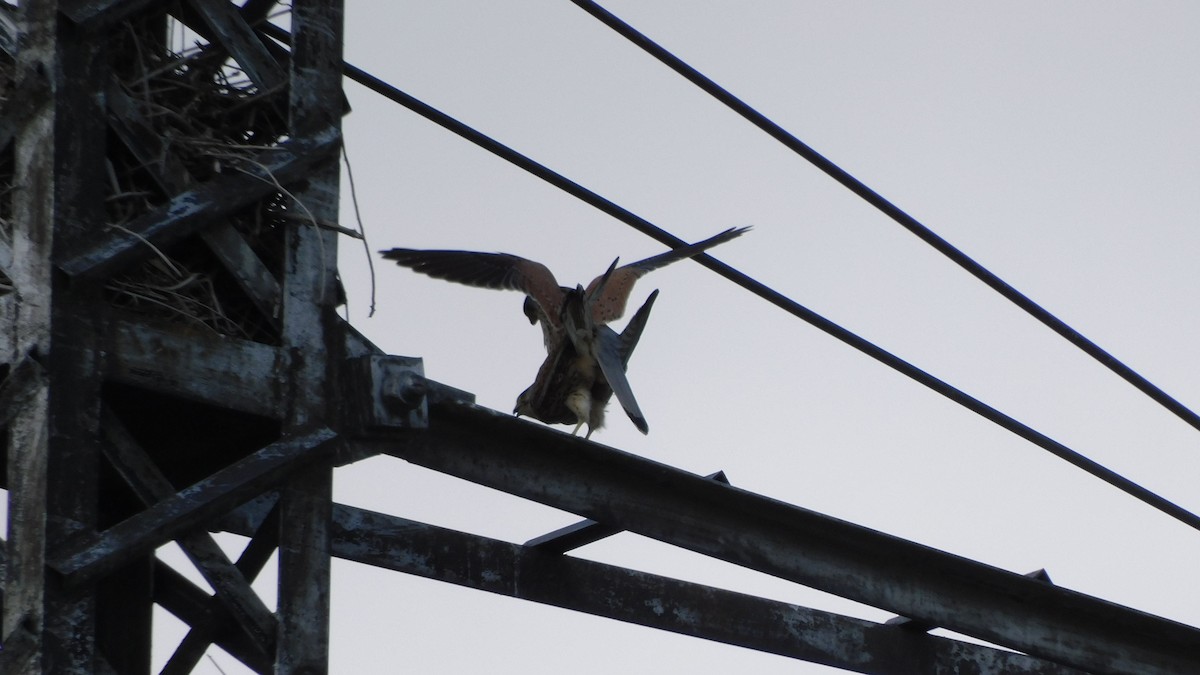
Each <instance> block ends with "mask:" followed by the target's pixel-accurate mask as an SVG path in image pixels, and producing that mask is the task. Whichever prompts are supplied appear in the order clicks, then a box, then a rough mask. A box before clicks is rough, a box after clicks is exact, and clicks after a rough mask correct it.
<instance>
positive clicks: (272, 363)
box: [105, 321, 289, 417]
mask: <svg viewBox="0 0 1200 675" xmlns="http://www.w3.org/2000/svg"><path fill="white" fill-rule="evenodd" d="M109 332H110V335H109V341H108V343H107V345H106V351H107V358H106V359H105V377H106V378H108V379H109V380H111V381H114V382H121V383H124V384H131V385H134V386H138V387H142V388H144V389H148V390H150V391H157V392H162V393H165V394H171V395H174V396H181V397H184V398H189V399H192V400H196V401H200V402H202V403H208V404H210V405H216V406H221V407H225V408H232V409H234V410H240V411H243V412H248V413H253V414H255V415H260V416H262V417H278V416H279V415H280V409H281V407H282V405H283V391H282V388H283V387H282V383H281V382H280V376H279V373H281V372H284V371H285V369H286V367H287V364H288V362H289V358H288V355H287V352H285V351H283V350H280V349H277V348H275V347H271V346H269V345H264V344H261V343H258V342H252V341H250V340H239V339H237V338H228V337H209V336H205V335H197V334H188V335H183V334H180V333H176V332H172V331H166V330H162V329H160V328H154V327H151V326H148V325H145V324H136V323H129V322H125V321H113V322H112V325H111V328H110V331H109Z"/></svg>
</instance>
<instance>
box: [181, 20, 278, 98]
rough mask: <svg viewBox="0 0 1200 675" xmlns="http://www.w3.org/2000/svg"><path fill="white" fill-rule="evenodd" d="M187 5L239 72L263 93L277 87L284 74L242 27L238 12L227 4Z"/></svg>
mask: <svg viewBox="0 0 1200 675" xmlns="http://www.w3.org/2000/svg"><path fill="white" fill-rule="evenodd" d="M186 2H187V5H188V6H189V7H191V8H192V9H193V10H194V11H195V12H196V13H197V14H199V15H200V17H201V18H202V20H203V21H204V23H205V24H206V25H207V27H208V28H209V31H206V32H209V33H210V34H211V37H212V39H213V41H214V42H217V43H220V44H221V46H223V47H224V48H225V51H227V52H229V54H230V55H231V56H232V57H233V58H234V60H235V61H237V63H238V65H239V66H240V67H241V69H242V70H243V71H244V72H245V73H246V75H248V76H249V77H250V79H251V80H253V81H254V84H256V85H258V88H259V89H260V90H263V91H266V90H271V89H275V88H276V87H281V86H283V85H284V83H285V82H286V81H287V74H286V73H284V71H283V68H281V67H280V66H279V64H278V63H276V61H275V59H274V58H272V57H271V55H270V53H268V52H267V48H266V47H265V46H263V43H262V41H261V40H259V39H258V36H257V35H255V34H254V31H252V30H251V29H250V26H248V25H246V21H245V19H243V18H242V15H241V13H240V12H239V11H238V8H237V7H236V6H234V5H233V4H231V3H229V2H228V0H186Z"/></svg>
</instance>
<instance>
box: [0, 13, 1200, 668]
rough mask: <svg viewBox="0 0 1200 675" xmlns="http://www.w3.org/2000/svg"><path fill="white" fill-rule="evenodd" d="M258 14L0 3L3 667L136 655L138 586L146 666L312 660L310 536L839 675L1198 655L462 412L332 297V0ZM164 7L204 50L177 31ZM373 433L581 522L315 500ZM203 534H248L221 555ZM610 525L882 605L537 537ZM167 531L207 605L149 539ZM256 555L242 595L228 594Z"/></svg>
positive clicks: (769, 506)
mask: <svg viewBox="0 0 1200 675" xmlns="http://www.w3.org/2000/svg"><path fill="white" fill-rule="evenodd" d="M274 7H275V3H274V2H273V1H262V0H247V1H246V2H245V3H243V4H242V5H240V6H238V5H235V4H231V3H229V2H226V1H225V0H184V1H182V2H178V3H169V4H167V5H165V6H160V5H158V4H156V3H147V2H138V1H136V0H130V1H126V2H121V1H119V0H109V1H103V0H101V1H94V0H60V1H59V2H33V3H22V6H21V8H20V9H19V10H14V9H12V8H11V7H8V6H4V7H3V8H0V51H2V52H3V54H0V75H2V76H3V78H4V81H5V84H6V92H7V95H6V100H5V107H4V114H3V116H2V118H0V123H2V125H0V181H3V182H5V183H6V184H5V185H4V186H3V187H4V188H5V189H4V190H3V191H2V192H0V220H2V222H0V235H2V236H0V313H2V314H3V317H4V318H3V324H2V325H3V326H4V327H5V332H4V333H3V337H4V340H3V349H2V351H0V364H2V365H0V424H2V425H3V427H4V431H5V433H4V438H5V440H6V446H5V451H6V458H5V462H4V463H3V466H4V469H5V471H4V474H3V485H4V487H5V488H6V489H7V491H8V492H7V495H8V507H9V528H8V538H7V541H6V542H5V543H4V546H3V547H2V548H0V552H2V553H3V556H2V557H0V562H3V564H4V575H3V580H4V595H3V626H2V632H0V640H2V645H3V650H2V651H0V672H4V673H23V672H28V673H35V672H55V673H57V672H76V673H119V674H126V673H129V674H141V673H148V672H149V670H150V647H151V608H152V606H153V605H155V604H158V605H160V606H162V607H164V608H165V609H167V610H168V611H169V612H171V613H172V614H174V615H175V616H177V617H179V618H180V619H181V620H182V621H184V622H185V623H186V624H188V626H189V633H188V634H187V637H186V638H185V639H184V640H183V642H182V643H181V644H180V645H179V646H178V647H177V648H176V650H175V653H174V655H173V656H172V658H171V659H170V661H169V662H168V663H167V665H166V667H165V668H164V671H163V672H167V673H185V672H190V671H191V670H192V668H193V667H194V666H195V665H196V663H197V662H198V660H199V659H200V658H201V656H202V655H203V653H204V651H205V650H206V649H207V648H208V646H209V645H210V644H216V645H217V646H219V647H221V648H222V649H224V650H225V651H227V652H228V653H229V654H231V655H233V656H234V657H235V658H237V659H238V660H239V661H241V662H242V663H244V664H246V665H247V666H248V667H250V668H251V669H253V670H255V671H257V672H279V673H319V672H327V671H328V668H329V666H328V663H329V648H328V645H329V596H330V591H331V589H330V559H331V557H334V556H336V557H341V558H344V559H347V560H352V561H355V562H359V563H363V564H369V565H375V566H379V567H382V568H386V569H390V570H395V571H400V572H404V573H408V574H414V575H419V576H424V577H427V578H433V579H438V580H441V581H445V582H449V583H453V584H458V585H462V586H466V587H470V588H475V589H479V590H485V591H489V592H493V593H499V594H503V595H508V596H511V597H516V598H521V599H525V600H531V601H534V602H540V603H545V604H551V605H555V606H559V607H565V608H570V609H574V610H577V611H582V612H588V613H592V614H595V615H599V616H604V617H609V618H613V619H617V620H621V621H627V622H632V623H637V624H641V625H645V626H649V627H654V628H658V629H662V630H668V631H673V632H678V633H682V634H686V635H692V636H696V637H701V638H705V639H709V640H716V641H721V642H726V643H729V644H734V645H739V646H743V647H747V648H751V649H757V650H762V651H767V652H771V653H776V654H782V655H785V656H789V657H793V658H798V659H804V660H809V661H814V662H818V663H824V664H828V665H832V666H836V667H839V668H843V669H847V670H852V671H856V672H864V673H919V672H921V673H923V672H934V673H952V672H980V673H1047V674H1048V673H1075V672H1080V671H1088V672H1101V673H1178V672H1191V671H1195V670H1200V663H1198V660H1200V656H1198V655H1200V631H1197V630H1196V629H1195V628H1192V627H1189V626H1183V625H1180V624H1176V623H1173V622H1170V621H1167V620H1165V619H1161V618H1158V617H1153V616H1149V615H1146V614H1143V613H1139V612H1136V611H1134V610H1130V609H1127V608H1124V607H1120V606H1117V605H1113V604H1111V603H1107V602H1104V601H1101V600H1098V599H1095V598H1091V597H1088V596H1085V595H1082V594H1079V593H1075V592H1072V591H1069V590H1066V589H1062V588H1059V587H1056V586H1054V585H1052V584H1050V583H1049V582H1048V577H1046V576H1045V575H1031V576H1026V575H1021V574H1014V573H1011V572H1006V571H1003V570H999V569H996V568H992V567H989V566H986V565H983V564H980V563H976V562H973V561H970V560H965V559H962V558H958V557H955V556H951V555H948V554H945V553H942V552H939V551H935V550H932V549H929V548H926V547H923V546H920V545H917V544H914V543H912V542H908V541H904V540H901V539H897V538H894V537H890V536H888V535H885V534H882V533H879V532H875V531H872V530H868V529H866V528H862V527H859V526H856V525H853V524H850V523H846V522H843V521H839V520H836V519H832V518H829V517H826V516H823V515H821V514H818V513H814V512H811V511H808V510H805V509H802V508H799V507H796V506H792V505H788V504H784V503H781V502H778V501H775V500H771V499H768V498H765V497H762V496H760V495H756V494H753V493H750V492H747V491H744V490H739V489H737V488H736V487H733V486H730V485H729V484H728V481H727V480H725V477H724V475H723V474H720V473H718V474H714V475H712V476H709V477H702V476H697V475H693V474H690V473H687V472H684V471H680V470H678V469H674V468H672V467H669V466H664V465H661V464H658V463H655V462H652V461H648V460H645V459H643V458H639V457H635V456H632V455H628V454H625V453H622V452H620V451H617V450H614V449H611V448H606V447H604V446H601V445H598V444H595V443H589V442H587V441H584V440H582V439H578V438H573V437H569V436H566V435H565V434H562V433H560V432H557V431H552V430H550V429H547V428H544V427H541V426H538V425H535V424H532V423H528V422H525V421H523V420H515V419H513V418H511V417H510V416H507V415H500V414H497V413H494V412H492V411H488V410H485V409H482V408H479V407H476V406H474V405H473V404H472V399H471V396H470V395H469V394H466V393H465V392H461V391H458V390H455V389H453V388H450V387H447V386H444V385H440V384H438V383H436V382H434V381H431V380H427V379H425V378H424V373H423V371H422V366H421V362H420V359H415V358H407V357H398V356H389V355H386V354H383V353H382V352H381V351H380V350H379V349H377V348H376V347H374V346H373V345H371V344H370V343H369V342H368V341H366V340H365V339H364V338H362V336H360V335H359V334H358V333H357V332H356V331H355V330H354V329H353V328H352V327H350V326H349V325H348V324H346V323H345V322H344V321H343V320H342V319H340V318H339V317H338V315H337V314H336V312H335V309H336V307H337V306H338V305H339V303H340V292H341V291H340V288H339V284H338V278H337V269H336V264H335V263H336V258H337V256H336V253H337V239H336V237H337V234H338V233H339V232H341V231H342V230H341V228H339V227H338V226H337V224H336V222H337V215H338V189H339V186H338V176H339V174H338V162H337V159H338V148H339V141H340V136H341V131H340V129H341V117H342V115H343V113H344V112H345V110H346V105H345V101H344V99H343V97H342V89H341V81H342V79H341V78H342V70H343V67H344V64H343V63H342V60H341V34H342V7H341V3H339V2H329V1H328V0H296V1H295V2H293V3H292V12H291V15H290V25H291V31H290V34H287V35H280V31H279V30H278V29H277V28H270V27H269V26H268V25H266V24H264V23H263V22H264V21H265V19H266V16H267V14H268V12H270V11H271V10H272V9H274ZM168 16H170V17H173V18H174V19H175V20H177V21H178V22H180V23H181V24H183V25H186V26H187V27H188V28H189V29H190V30H192V31H194V32H195V34H196V35H198V36H200V38H201V39H200V40H199V41H198V42H199V44H200V46H199V47H198V48H195V49H192V48H188V49H180V50H179V51H173V50H172V48H171V46H170V45H169V44H168V43H169V40H168V39H167V31H166V26H167V23H168ZM267 34H270V35H271V36H273V37H274V38H280V41H273V40H272V39H268V38H267V37H265V35H267ZM283 37H286V38H288V39H287V40H286V41H284V40H282V38H283ZM376 454H387V455H392V456H394V457H396V458H398V459H401V460H404V461H408V462H411V463H413V464H417V465H420V466H424V467H427V468H430V469H433V470H436V471H440V472H443V473H446V474H449V475H453V476H456V477H458V478H461V479H464V480H467V481H471V482H474V483H477V484H480V485H485V486H488V487H492V488H495V489H499V490H503V491H506V492H508V493H511V494H513V495H516V496H519V497H522V498H526V499H531V500H534V501H537V502H540V503H543V504H546V505H549V506H552V507H555V508H558V509H562V510H565V511H570V512H573V513H576V514H579V515H580V516H583V517H584V518H586V520H584V521H582V522H580V523H578V524H577V525H575V526H572V527H569V528H565V529H564V530H561V531H557V532H552V533H549V534H547V535H545V536H542V537H538V538H536V539H533V540H531V541H529V542H526V543H524V544H517V543H510V542H504V541H498V540H494V539H488V538H485V537H481V536H478V535H474V534H470V533H466V532H457V531H453V530H448V529H445V528H440V527H435V526H432V525H428V524H424V523H419V522H415V521H412V520H407V519H404V518H401V517H398V516H394V515H388V514H382V513H374V512H369V511H365V510H362V509H358V508H354V507H350V506H346V505H342V504H335V503H333V501H332V494H331V486H332V475H333V471H334V467H335V466H337V465H340V464H343V463H347V462H351V461H355V460H357V459H361V458H364V457H368V456H371V455H376ZM217 531H229V532H235V533H238V534H242V535H245V536H248V537H249V538H250V539H249V543H248V544H247V545H246V547H245V549H244V550H243V551H242V553H241V554H240V555H239V557H238V559H237V560H231V559H229V558H228V557H227V556H226V554H225V553H224V552H223V551H222V550H221V549H220V548H219V547H218V546H217V545H216V543H215V542H214V540H213V538H212V535H211V534H210V533H211V532H217ZM619 531H631V532H636V533H638V534H641V535H644V536H648V537H652V538H654V539H657V540H660V541H663V542H667V543H670V544H673V545H675V546H679V547H682V548H686V549H689V550H692V551H695V552H698V553H701V554H703V555H707V556H711V557H714V558H718V559H721V560H725V561H729V562H732V563H735V564H738V565H742V566H745V567H749V568H751V569H754V570H758V571H760V572H764V573H767V574H772V575H774V576H778V577H780V578H783V579H786V580H789V581H793V582H796V583H799V584H803V585H806V586H810V587H813V588H817V589H820V590H823V591H827V592H830V593H834V594H837V595H840V596H842V597H846V598H850V599H853V600H856V601H859V602H862V603H866V604H870V605H872V606H875V607H880V608H885V609H888V610H890V611H892V612H895V613H896V614H898V615H900V616H898V617H897V618H896V619H895V620H893V621H891V622H888V623H884V624H880V623H875V622H870V621H863V620H859V619H854V618H850V617H845V616H840V615H837V614H832V613H828V612H822V611H817V610H813V609H809V608H805V607H800V606H796V605H791V604H787V603H782V602H777V601H772V600H767V599H763V598H758V597H754V596H750V595H744V594H739V593H733V592H730V591H726V590H721V589H717V588H711V587H706V586H702V585H699V584H694V583H689V582H684V581H680V580H677V579H672V578H669V577H663V576H657V575H652V574H646V573H642V572H636V571H633V570H629V569H624V568H620V567H615V566H611V565H605V564H601V563H596V562H591V561H587V560H583V559H580V558H574V557H571V556H568V555H565V554H566V553H567V552H568V551H570V550H572V549H574V548H577V547H579V546H582V545H584V544H586V543H588V542H591V541H595V540H597V539H599V538H602V537H605V536H608V535H611V534H613V533H615V532H619ZM172 541H175V542H177V543H179V544H180V546H181V548H182V549H183V550H184V551H185V552H186V554H187V555H188V557H189V559H190V561H191V562H192V563H193V564H194V565H195V566H196V568H197V569H198V570H199V571H200V572H201V574H202V575H203V576H204V578H205V579H206V581H207V582H208V583H209V585H210V586H211V587H212V588H213V589H214V591H215V593H213V594H211V595H210V594H209V593H207V592H206V591H204V590H202V589H200V588H199V587H198V586H196V585H195V584H193V583H191V582H190V581H188V580H186V579H185V578H184V577H183V576H182V575H181V574H179V573H178V572H177V571H175V570H174V569H172V568H171V567H169V566H167V565H166V564H164V563H163V562H161V561H159V560H158V559H157V558H156V556H155V549H157V548H158V547H160V546H162V545H163V544H166V543H168V542H172ZM276 550H278V551H279V556H278V563H277V564H278V578H279V582H278V602H277V606H276V607H275V608H270V607H268V606H267V605H266V604H265V603H264V602H263V600H262V599H261V598H259V596H258V595H257V594H256V592H255V591H254V590H253V589H252V588H251V583H252V582H253V580H254V579H255V578H256V576H257V575H258V574H259V573H260V572H261V571H262V570H263V569H264V567H265V565H266V564H267V563H268V561H269V559H270V558H271V556H272V554H273V553H274V552H275V551H276ZM936 626H940V627H945V628H949V629H951V630H954V631H957V632H960V633H964V634H967V635H971V636H973V637H976V638H980V639H982V640H986V641H988V642H990V643H993V644H996V645H999V646H1001V647H1003V648H1006V649H998V648H995V647H991V646H986V645H979V644H974V643H968V642H964V641H959V640H953V639H949V638H944V637H936V636H933V635H929V634H928V631H929V630H930V629H932V628H933V627H936ZM1008 650H1015V651H1008ZM1016 652H1020V653H1016Z"/></svg>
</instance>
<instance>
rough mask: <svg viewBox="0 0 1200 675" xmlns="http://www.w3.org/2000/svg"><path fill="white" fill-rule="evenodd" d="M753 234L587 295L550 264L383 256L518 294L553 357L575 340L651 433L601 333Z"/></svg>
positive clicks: (679, 254) (664, 256)
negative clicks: (676, 272) (678, 272)
mask: <svg viewBox="0 0 1200 675" xmlns="http://www.w3.org/2000/svg"><path fill="white" fill-rule="evenodd" d="M749 229H750V228H749V227H740V228H730V229H728V230H725V231H724V232H721V233H719V234H717V235H714V236H712V237H709V238H708V239H705V240H703V241H699V242H696V243H694V244H687V245H684V246H680V247H679V248H676V249H672V250H670V251H667V252H665V253H660V254H658V255H655V256H651V257H649V258H646V259H644V260H639V261H637V262H633V263H629V264H628V265H623V266H621V267H617V263H618V262H619V259H617V260H614V261H613V262H612V264H611V265H609V267H608V269H607V270H606V271H605V273H604V274H601V275H600V276H598V277H596V278H595V279H593V280H592V281H591V282H590V283H589V284H588V285H587V286H586V287H584V286H583V285H582V284H580V285H577V286H576V287H575V288H570V287H568V286H561V285H559V283H558V281H557V280H556V279H555V277H554V273H553V272H551V271H550V269H549V268H548V267H546V266H545V265H543V264H542V263H539V262H536V261H533V260H528V259H526V258H522V257H520V256H516V255H512V254H509V253H482V252H476V251H457V250H419V249H407V248H392V249H387V250H383V251H380V252H379V253H380V254H381V255H382V256H383V257H384V258H385V259H387V260H392V261H394V262H396V264H398V265H400V266H402V267H408V268H410V269H412V270H413V271H415V272H419V273H421V274H425V275H428V276H430V277H433V278H435V279H444V280H446V281H453V282H457V283H461V284H466V285H468V286H475V287H480V288H491V289H496V290H514V291H520V292H522V293H524V294H525V296H526V298H525V303H524V305H523V311H524V313H525V316H526V317H527V318H528V319H529V321H530V323H533V324H541V329H542V341H543V344H544V346H545V348H546V353H547V355H550V354H552V353H554V352H555V351H558V350H562V349H563V347H562V341H563V340H564V339H566V340H569V341H570V342H571V343H572V345H573V346H574V348H575V352H576V354H575V355H576V356H577V357H586V358H587V359H589V361H587V365H588V366H591V365H592V362H594V364H595V365H597V366H599V368H600V370H601V374H602V376H603V377H604V378H605V380H606V381H607V382H608V384H609V386H610V387H611V388H612V390H613V393H614V394H615V395H616V397H617V400H618V401H619V402H620V403H621V407H622V408H624V410H625V413H626V415H628V416H629V418H630V419H631V420H632V421H633V422H634V424H635V426H637V427H638V428H639V429H640V430H641V431H642V432H643V433H646V432H647V426H646V424H645V416H644V415H642V413H641V410H640V408H639V407H638V405H637V400H636V399H635V398H634V396H633V390H632V389H631V388H630V386H629V382H628V379H627V378H626V377H625V369H624V367H623V366H622V365H621V364H620V357H619V356H618V355H617V347H616V341H615V340H614V339H613V338H612V336H610V335H609V334H608V333H606V332H604V331H601V330H599V329H600V328H601V327H604V326H607V325H608V324H609V323H610V322H612V321H616V320H617V319H619V318H621V316H623V315H624V313H625V305H626V304H627V302H628V300H629V296H630V294H631V293H632V291H633V286H634V284H635V283H636V282H637V280H638V279H640V278H641V277H643V276H645V275H646V274H647V273H649V272H651V271H653V270H656V269H658V268H660V267H663V266H665V265H669V264H671V263H673V262H677V261H679V260H685V259H687V258H690V257H692V256H695V255H697V254H699V253H702V252H704V251H705V250H707V249H709V248H712V247H714V246H717V245H719V244H723V243H725V242H727V241H729V240H731V239H734V238H736V237H739V236H741V235H742V234H744V233H745V232H747V231H748V230H749Z"/></svg>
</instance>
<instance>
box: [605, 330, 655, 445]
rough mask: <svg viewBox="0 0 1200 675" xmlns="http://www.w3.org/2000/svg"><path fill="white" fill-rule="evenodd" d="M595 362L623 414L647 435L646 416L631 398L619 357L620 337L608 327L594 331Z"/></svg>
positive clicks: (622, 362)
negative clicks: (598, 365) (623, 410)
mask: <svg viewBox="0 0 1200 675" xmlns="http://www.w3.org/2000/svg"><path fill="white" fill-rule="evenodd" d="M596 346H597V349H596V361H597V362H598V363H599V364H600V371H601V372H602V373H604V379H605V380H608V386H609V387H612V390H613V394H615V395H616V397H617V401H618V402H620V404H621V407H622V408H624V409H625V414H626V415H628V416H629V419H630V420H632V421H633V425H634V426H635V427H637V428H638V431H641V432H642V433H643V434H645V433H649V431H650V426H649V425H648V424H646V416H645V415H643V414H642V410H641V408H639V407H638V404H637V399H635V398H634V397H633V389H631V388H630V386H629V380H628V379H627V378H626V377H625V363H624V360H623V359H622V356H621V336H620V335H618V334H617V332H616V331H614V330H613V329H611V328H609V327H608V326H600V327H599V328H598V329H597V330H596Z"/></svg>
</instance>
